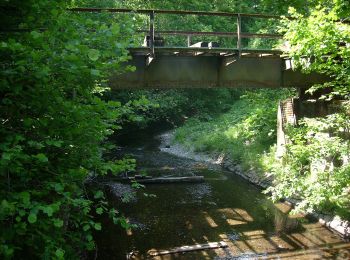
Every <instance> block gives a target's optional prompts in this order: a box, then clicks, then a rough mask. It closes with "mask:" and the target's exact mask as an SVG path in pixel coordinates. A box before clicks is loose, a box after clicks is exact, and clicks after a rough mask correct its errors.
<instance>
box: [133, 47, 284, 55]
mask: <svg viewBox="0 0 350 260" xmlns="http://www.w3.org/2000/svg"><path fill="white" fill-rule="evenodd" d="M129 51H130V53H131V54H132V55H151V54H152V49H151V48H149V47H136V48H129ZM154 51H155V53H157V54H160V55H164V54H167V55H193V56H196V55H203V56H227V55H237V54H238V53H239V52H240V54H241V55H242V56H249V55H255V56H259V55H260V56H266V55H276V56H278V57H280V56H281V55H282V54H283V52H282V51H281V50H269V49H241V50H239V49H238V48H206V47H154Z"/></svg>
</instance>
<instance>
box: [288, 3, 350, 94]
mask: <svg viewBox="0 0 350 260" xmlns="http://www.w3.org/2000/svg"><path fill="white" fill-rule="evenodd" d="M333 2H334V3H333ZM333 2H328V1H327V2H325V1H321V4H320V5H319V6H317V7H316V8H315V9H314V10H312V11H311V14H310V15H309V16H307V17H304V16H303V15H301V14H299V13H297V11H296V10H295V9H290V12H291V14H292V15H293V16H294V17H295V18H296V19H295V20H292V21H290V20H288V21H285V23H284V26H283V29H282V31H283V32H285V40H286V41H287V42H288V44H289V45H290V47H289V48H288V49H287V50H286V51H287V52H288V55H289V56H290V57H291V58H292V59H293V62H294V65H295V66H296V67H300V68H302V69H303V70H304V71H305V72H310V71H316V72H319V73H323V74H326V75H329V76H330V78H331V79H332V81H330V82H327V83H325V84H323V85H316V86H314V87H313V88H311V89H310V90H309V91H310V92H314V91H315V90H317V89H320V88H325V87H328V88H331V90H332V91H331V94H329V95H327V96H325V97H323V98H327V99H332V98H333V97H342V98H345V99H348V98H349V92H350V83H349V82H350V25H349V24H348V23H343V22H342V18H344V17H348V16H349V15H350V8H349V6H347V7H346V6H343V5H342V3H343V1H333Z"/></svg>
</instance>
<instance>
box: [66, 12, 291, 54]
mask: <svg viewBox="0 0 350 260" xmlns="http://www.w3.org/2000/svg"><path fill="white" fill-rule="evenodd" d="M68 10H69V11H72V12H112V13H133V14H146V15H148V16H149V28H148V29H147V30H138V32H141V33H148V35H149V45H148V46H149V48H150V49H151V53H152V55H154V47H155V35H180V36H186V37H187V47H189V46H190V44H191V37H192V36H220V37H236V38H237V50H238V54H239V55H240V54H241V52H242V39H243V38H271V39H278V38H282V35H281V34H271V33H269V34H268V33H247V32H242V17H251V18H261V19H281V16H278V15H267V14H247V13H231V12H205V11H177V10H154V9H136V10H134V9H122V8H80V7H79V8H71V9H68ZM156 14H170V15H176V14H177V15H198V16H218V17H222V16H224V17H236V19H237V31H235V32H204V31H173V30H168V31H156V30H155V16H156ZM287 18H288V19H293V18H291V17H287Z"/></svg>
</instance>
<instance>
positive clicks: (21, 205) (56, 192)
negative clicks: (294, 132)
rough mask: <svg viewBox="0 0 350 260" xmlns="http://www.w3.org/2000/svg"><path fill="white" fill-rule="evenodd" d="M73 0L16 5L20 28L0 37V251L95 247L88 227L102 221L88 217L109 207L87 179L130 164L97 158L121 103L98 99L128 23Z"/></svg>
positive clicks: (69, 252)
mask: <svg viewBox="0 0 350 260" xmlns="http://www.w3.org/2000/svg"><path fill="white" fill-rule="evenodd" d="M70 4H72V3H71V2H69V1H68V2H67V1H46V0H45V1H29V2H28V3H27V2H26V4H24V5H19V6H18V8H19V9H20V13H21V14H22V13H23V15H21V16H20V21H19V24H17V25H18V27H19V28H23V29H25V32H23V33H20V34H16V35H14V34H6V35H2V38H1V41H0V55H1V64H2V67H1V70H0V76H1V79H2V81H1V82H0V94H1V97H2V99H1V102H0V123H1V128H0V136H1V140H0V154H1V155H0V177H1V178H2V179H1V182H0V188H1V189H0V195H1V196H0V197H1V198H2V199H1V203H0V221H1V222H0V224H1V226H0V229H1V232H0V238H1V241H2V245H1V246H0V258H3V257H4V256H5V259H6V258H7V257H9V256H11V255H13V254H15V253H17V254H18V255H20V252H19V251H20V250H21V248H24V247H25V248H31V250H30V255H26V257H28V258H45V259H51V258H53V259H54V258H55V259H63V258H66V259H75V258H78V257H79V256H78V254H79V253H80V252H82V251H83V250H87V249H90V250H91V249H93V248H94V246H95V245H94V242H93V237H92V235H91V234H92V230H91V229H95V230H101V228H102V226H101V224H100V223H96V224H94V222H93V216H92V215H94V216H95V215H96V214H97V215H101V214H103V213H104V212H106V211H108V208H109V207H108V205H107V204H106V202H105V197H104V195H103V193H102V191H100V193H99V192H96V194H95V196H94V195H92V196H91V197H90V195H89V194H88V193H87V191H86V187H85V183H84V181H85V180H86V178H87V176H88V175H89V176H94V177H96V176H97V175H99V174H106V173H107V172H110V171H113V172H114V173H118V172H120V171H123V170H124V169H132V168H133V166H132V165H134V163H132V162H127V163H122V162H113V161H112V162H107V163H106V162H105V161H104V158H103V154H104V153H105V152H106V151H107V150H108V147H107V145H106V146H105V145H104V143H105V142H104V141H105V140H106V138H107V136H108V135H109V134H111V133H112V132H113V131H112V129H118V127H119V122H120V121H119V120H120V117H121V115H122V114H123V113H122V111H121V110H122V108H121V107H122V105H121V104H120V103H117V102H115V103H113V102H111V103H108V102H105V101H103V100H102V99H101V95H102V94H103V90H105V89H106V87H108V85H107V80H108V78H109V76H110V75H111V74H112V73H121V72H122V71H123V69H122V67H121V66H119V64H120V62H124V61H126V60H127V59H128V54H127V51H125V48H127V46H128V45H129V43H130V41H131V39H132V31H130V29H126V27H132V23H131V20H130V21H129V19H127V18H125V19H123V23H124V24H125V27H122V26H119V24H118V23H116V22H115V21H110V20H109V19H106V17H107V16H104V14H100V15H99V16H96V17H95V16H94V17H91V14H81V13H79V14H77V13H75V14H73V13H70V12H67V11H66V7H68V5H70ZM22 11H23V12H22ZM13 18H14V17H13ZM11 19H12V18H11ZM14 19H15V18H14ZM16 19H17V18H16ZM17 25H16V27H17ZM29 25H30V26H29ZM28 28H29V29H30V30H31V31H28V32H27V31H26V29H28ZM41 28H43V29H45V30H40V29H41ZM99 29H101V30H99ZM121 36H122V37H121ZM97 85H98V86H100V90H101V91H99V92H98V94H97V92H94V90H95V89H96V86H97ZM5 198H6V199H5ZM90 199H92V200H94V201H96V205H98V206H95V205H94V203H93V202H92V200H90ZM9 221H10V222H11V223H12V224H11V225H10V224H9ZM63 227H64V228H63ZM87 227H90V228H87ZM82 237H83V238H84V239H83V240H82V239H81V238H82ZM73 241H74V242H73ZM76 241H79V243H77V242H76ZM16 251H17V252H16Z"/></svg>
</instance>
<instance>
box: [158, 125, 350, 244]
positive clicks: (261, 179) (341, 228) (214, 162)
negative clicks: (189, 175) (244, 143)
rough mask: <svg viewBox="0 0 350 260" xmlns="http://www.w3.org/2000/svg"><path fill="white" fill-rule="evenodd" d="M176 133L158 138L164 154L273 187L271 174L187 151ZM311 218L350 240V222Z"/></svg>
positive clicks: (219, 156)
mask: <svg viewBox="0 0 350 260" xmlns="http://www.w3.org/2000/svg"><path fill="white" fill-rule="evenodd" d="M174 132H175V131H174V130H171V131H167V132H165V133H163V134H160V135H158V136H157V137H158V138H159V140H160V141H161V143H160V146H159V148H160V150H161V151H162V152H166V153H169V154H172V155H176V156H178V157H182V158H188V159H192V160H195V161H197V162H202V163H206V164H208V165H211V166H216V167H222V168H223V169H225V170H227V171H229V172H232V173H234V174H237V175H239V176H241V177H242V178H244V179H246V180H248V181H249V182H251V183H253V184H255V185H256V186H258V187H260V188H262V189H266V188H267V187H269V186H271V185H272V183H273V176H272V175H271V174H269V173H264V174H263V175H262V174H258V173H257V172H255V171H254V170H253V169H251V170H248V171H243V169H242V167H241V166H240V165H239V164H238V163H237V162H234V161H232V160H231V159H229V158H227V156H225V154H215V153H213V154H208V153H199V152H195V151H193V150H190V149H187V148H186V147H184V146H183V145H181V144H179V143H176V142H174ZM286 202H287V203H289V204H291V205H294V204H295V202H296V201H295V200H293V199H288V200H286ZM311 216H312V217H314V218H316V219H318V221H319V222H320V223H321V224H322V225H324V226H326V227H327V228H329V229H330V230H332V231H333V232H335V233H337V234H338V235H340V236H341V237H343V238H345V239H349V238H350V222H349V221H345V220H342V219H341V218H340V217H339V216H331V215H327V214H323V213H317V212H316V213H313V214H311Z"/></svg>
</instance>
